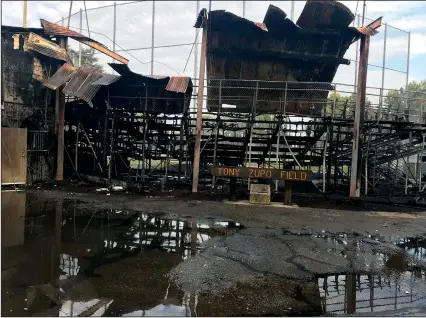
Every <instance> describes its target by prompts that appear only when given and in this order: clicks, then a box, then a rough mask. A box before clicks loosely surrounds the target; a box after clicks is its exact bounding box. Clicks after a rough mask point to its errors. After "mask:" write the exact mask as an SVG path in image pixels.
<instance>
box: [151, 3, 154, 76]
mask: <svg viewBox="0 0 426 318" xmlns="http://www.w3.org/2000/svg"><path fill="white" fill-rule="evenodd" d="M154 25H155V0H153V1H152V27H151V75H154Z"/></svg>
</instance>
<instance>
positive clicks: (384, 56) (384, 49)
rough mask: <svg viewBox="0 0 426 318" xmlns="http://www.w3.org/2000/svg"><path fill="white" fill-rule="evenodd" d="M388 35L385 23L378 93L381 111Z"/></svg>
mask: <svg viewBox="0 0 426 318" xmlns="http://www.w3.org/2000/svg"><path fill="white" fill-rule="evenodd" d="M387 34H388V24H387V23H385V33H384V38H383V60H382V87H381V91H380V101H379V107H380V110H379V111H381V108H382V104H383V94H384V91H383V89H384V86H385V68H386V39H387Z"/></svg>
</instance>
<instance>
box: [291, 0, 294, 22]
mask: <svg viewBox="0 0 426 318" xmlns="http://www.w3.org/2000/svg"><path fill="white" fill-rule="evenodd" d="M290 12H291V13H290V17H291V21H293V22H294V1H292V2H291V10H290Z"/></svg>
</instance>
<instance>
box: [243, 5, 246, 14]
mask: <svg viewBox="0 0 426 318" xmlns="http://www.w3.org/2000/svg"><path fill="white" fill-rule="evenodd" d="M245 17H246V2H245V1H243V18H245Z"/></svg>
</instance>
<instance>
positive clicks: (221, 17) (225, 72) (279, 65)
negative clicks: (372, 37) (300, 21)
mask: <svg viewBox="0 0 426 318" xmlns="http://www.w3.org/2000/svg"><path fill="white" fill-rule="evenodd" d="M307 6H308V5H307ZM317 6H318V5H317V4H316V3H313V2H312V3H311V2H309V6H308V7H309V8H308V10H307V11H306V10H304V12H305V11H306V12H305V13H304V14H305V15H306V14H308V13H309V12H310V10H311V9H310V8H311V7H312V8H316V7H317ZM341 7H342V5H333V6H332V7H331V8H328V7H327V8H324V6H322V7H321V9H322V11H321V12H322V14H324V15H326V16H324V17H316V19H317V20H318V21H319V22H318V23H319V25H320V26H323V25H326V23H325V22H324V21H328V20H330V25H333V26H334V25H335V24H337V25H338V26H339V27H340V26H341V24H342V23H343V24H345V23H346V22H347V21H349V20H350V19H353V17H352V18H351V16H350V15H349V14H351V13H350V11H349V13H348V12H346V11H345V13H346V16H345V17H344V19H343V18H342V19H343V20H344V21H343V20H342V19H340V20H339V19H337V18H336V17H335V12H337V11H339V10H340V11H341V10H343V9H342V8H341ZM343 7H344V6H343ZM340 11H339V12H340ZM304 19H305V18H304ZM336 19H337V20H338V21H335V20H336ZM342 21H343V22H342ZM208 23H209V31H208V44H207V79H208V86H209V88H208V90H207V91H208V92H207V95H208V102H207V107H208V109H209V110H210V111H215V110H217V107H218V105H219V88H218V87H213V88H212V87H211V86H215V85H214V84H213V83H214V81H212V80H215V79H227V80H234V81H233V82H234V83H233V84H232V85H230V82H228V85H222V86H221V87H222V90H221V94H220V95H221V98H222V100H221V101H222V104H231V105H235V106H236V110H235V111H241V112H244V111H250V110H251V108H252V106H253V104H254V103H255V104H257V106H256V111H258V112H277V111H280V109H281V108H280V107H281V106H280V105H281V104H282V101H281V100H282V99H284V91H285V85H286V84H285V83H281V84H279V83H269V84H267V83H266V81H282V82H284V81H289V82H312V85H311V86H310V87H308V86H307V85H305V87H304V88H305V89H309V91H302V90H301V88H302V87H299V89H298V90H295V89H294V90H292V91H288V92H287V96H286V101H287V103H286V111H288V112H293V111H294V112H299V113H304V112H305V110H306V111H308V113H309V114H312V107H313V111H314V114H319V113H320V111H321V109H322V108H323V107H324V105H325V102H326V98H327V95H328V91H327V90H323V88H325V86H324V85H316V84H315V83H314V82H321V83H329V82H332V81H333V78H334V76H335V74H336V71H337V68H338V66H339V64H345V63H348V61H346V60H344V59H343V56H344V54H345V52H346V50H347V49H348V48H349V46H350V44H351V43H352V41H353V39H354V38H356V36H357V34H356V30H354V29H351V28H348V27H347V25H346V27H341V28H339V29H331V28H328V29H318V28H317V25H313V27H312V28H310V29H302V28H300V27H299V26H297V25H296V24H294V23H293V22H292V21H291V20H289V19H287V18H286V14H285V12H283V11H282V10H280V9H279V8H277V7H274V6H272V5H271V6H270V7H269V9H268V12H267V14H266V16H265V19H264V23H263V25H260V24H259V23H257V24H256V23H253V22H252V21H249V20H246V19H244V18H241V17H238V16H236V15H234V14H232V13H230V12H226V11H223V10H218V11H212V12H211V13H210V16H209V22H208ZM241 80H256V81H265V83H264V85H265V87H264V89H263V90H261V91H258V93H257V100H256V101H255V100H254V99H255V96H254V93H255V89H254V88H252V89H245V88H241V86H245V85H248V86H250V85H251V84H249V83H243V82H242V81H241ZM212 84H213V85H212ZM222 84H224V83H222ZM266 85H270V87H266ZM329 86H330V85H329ZM330 88H331V87H330ZM315 89H316V90H317V91H316V92H315V93H314V92H313V90H315ZM321 101H322V102H321ZM310 104H314V106H312V105H310Z"/></svg>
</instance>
